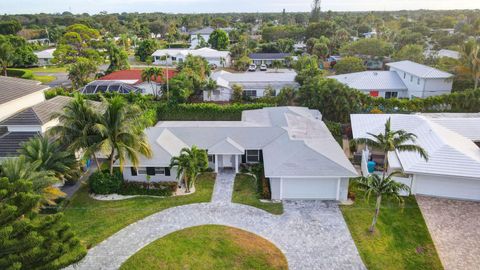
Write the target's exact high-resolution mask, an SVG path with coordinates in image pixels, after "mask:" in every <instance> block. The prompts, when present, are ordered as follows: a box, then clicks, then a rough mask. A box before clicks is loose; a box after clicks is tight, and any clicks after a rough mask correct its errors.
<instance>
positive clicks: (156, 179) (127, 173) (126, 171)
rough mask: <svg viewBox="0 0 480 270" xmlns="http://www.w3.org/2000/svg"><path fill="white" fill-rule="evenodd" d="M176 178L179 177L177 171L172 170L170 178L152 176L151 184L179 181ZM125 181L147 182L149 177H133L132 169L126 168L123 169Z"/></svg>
mask: <svg viewBox="0 0 480 270" xmlns="http://www.w3.org/2000/svg"><path fill="white" fill-rule="evenodd" d="M176 176H177V170H176V169H175V168H172V169H170V176H165V175H151V176H150V182H162V181H166V182H168V181H177V179H176ZM123 179H125V181H135V182H146V181H147V175H146V174H138V175H136V176H133V175H132V171H131V169H130V167H125V168H123Z"/></svg>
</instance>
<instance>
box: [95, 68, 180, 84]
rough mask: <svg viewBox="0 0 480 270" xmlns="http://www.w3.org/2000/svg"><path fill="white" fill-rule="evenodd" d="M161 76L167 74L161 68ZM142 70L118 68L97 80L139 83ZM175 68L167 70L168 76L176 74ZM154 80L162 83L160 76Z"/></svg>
mask: <svg viewBox="0 0 480 270" xmlns="http://www.w3.org/2000/svg"><path fill="white" fill-rule="evenodd" d="M162 71H163V76H164V77H165V78H166V76H167V70H166V69H163V70H162ZM142 72H143V70H141V69H129V70H119V71H115V72H112V73H110V74H107V75H105V76H103V77H100V78H99V79H98V80H99V81H118V82H123V83H127V84H139V83H142V82H143V80H142ZM176 73H177V72H176V70H174V69H169V70H168V77H169V78H173V77H174V76H175V75H176ZM155 82H157V83H163V80H162V77H158V78H157V79H156V80H155Z"/></svg>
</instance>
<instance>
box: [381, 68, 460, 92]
mask: <svg viewBox="0 0 480 270" xmlns="http://www.w3.org/2000/svg"><path fill="white" fill-rule="evenodd" d="M390 70H391V71H395V72H397V74H398V76H399V77H400V79H401V80H402V81H403V83H404V84H405V86H407V88H408V96H407V97H409V98H410V97H412V96H414V97H419V98H425V97H429V96H438V95H442V94H448V93H450V92H451V91H452V84H453V80H451V79H424V78H419V77H417V76H415V75H412V74H409V73H408V72H404V71H401V70H398V69H396V68H393V67H390Z"/></svg>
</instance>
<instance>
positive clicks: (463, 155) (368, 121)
mask: <svg viewBox="0 0 480 270" xmlns="http://www.w3.org/2000/svg"><path fill="white" fill-rule="evenodd" d="M388 118H391V125H392V130H399V129H402V130H405V131H407V132H411V133H413V134H415V135H416V136H418V137H417V140H416V143H417V144H418V145H420V146H421V147H423V148H424V149H425V150H426V151H427V152H428V155H429V159H428V161H425V160H424V159H422V158H421V157H420V156H419V155H418V154H416V153H413V152H398V151H396V152H390V153H389V154H388V164H389V168H388V170H389V171H394V170H399V171H401V172H402V173H403V175H402V176H398V177H396V178H395V180H397V181H399V182H402V183H404V184H406V185H408V186H409V187H410V188H411V192H412V194H420V195H428V196H438V197H447V198H455V199H467V200H480V149H479V145H480V144H479V143H480V114H454V113H442V114H412V115H401V114H390V115H389V114H353V115H351V122H352V131H353V137H354V138H366V137H367V138H368V137H371V136H370V135H368V133H371V134H379V133H381V132H383V131H384V124H385V122H386V121H387V119H388ZM372 154H373V155H372ZM370 158H373V159H374V160H375V161H377V162H383V161H382V160H383V154H382V153H375V151H373V150H372V149H369V150H365V151H363V152H362V172H363V174H364V175H365V174H369V172H368V170H367V169H366V168H367V164H366V162H367V161H368V160H369V159H370Z"/></svg>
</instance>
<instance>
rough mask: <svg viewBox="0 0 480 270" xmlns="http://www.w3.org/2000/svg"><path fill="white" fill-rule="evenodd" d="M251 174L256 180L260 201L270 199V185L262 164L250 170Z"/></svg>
mask: <svg viewBox="0 0 480 270" xmlns="http://www.w3.org/2000/svg"><path fill="white" fill-rule="evenodd" d="M250 170H251V172H252V173H253V174H255V178H256V179H257V193H258V195H259V196H260V199H267V200H270V199H271V197H272V196H271V192H270V184H269V181H268V179H267V178H265V173H264V170H263V164H256V165H253V166H252V167H251V168H250Z"/></svg>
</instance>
